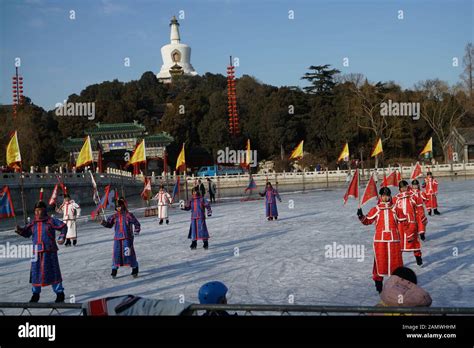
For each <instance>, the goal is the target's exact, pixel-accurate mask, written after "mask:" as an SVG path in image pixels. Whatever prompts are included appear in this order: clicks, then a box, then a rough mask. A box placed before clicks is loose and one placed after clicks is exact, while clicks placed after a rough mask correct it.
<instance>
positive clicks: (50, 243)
mask: <svg viewBox="0 0 474 348" xmlns="http://www.w3.org/2000/svg"><path fill="white" fill-rule="evenodd" d="M46 209H47V206H46V203H45V202H43V201H39V202H38V203H36V205H35V217H34V220H33V221H32V222H31V223H29V224H28V225H26V226H24V227H20V226H16V231H15V232H16V233H18V234H19V235H20V236H22V237H25V238H29V237H32V241H33V260H32V262H31V271H30V283H31V284H32V291H33V296H32V297H31V300H30V302H38V301H39V299H40V293H41V287H43V286H48V285H51V286H52V288H53V291H54V292H55V293H56V301H55V302H64V288H63V285H62V277H61V270H60V269H59V260H58V246H57V245H56V231H60V232H59V237H58V244H63V243H64V240H65V238H66V233H67V225H66V224H65V223H64V222H63V221H61V220H58V219H56V218H53V217H50V216H48V214H47V212H46Z"/></svg>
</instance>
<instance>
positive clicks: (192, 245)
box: [190, 240, 197, 250]
mask: <svg viewBox="0 0 474 348" xmlns="http://www.w3.org/2000/svg"><path fill="white" fill-rule="evenodd" d="M190 248H191V250H196V248H197V241H195V240H193V242H192V243H191V246H190Z"/></svg>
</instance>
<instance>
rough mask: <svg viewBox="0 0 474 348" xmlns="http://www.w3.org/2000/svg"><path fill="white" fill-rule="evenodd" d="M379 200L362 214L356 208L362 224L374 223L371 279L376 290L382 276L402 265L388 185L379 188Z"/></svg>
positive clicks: (380, 286) (378, 287)
mask: <svg viewBox="0 0 474 348" xmlns="http://www.w3.org/2000/svg"><path fill="white" fill-rule="evenodd" d="M379 194H380V197H381V202H380V203H378V204H377V205H376V206H375V207H373V208H372V209H370V211H369V213H368V214H367V215H364V213H363V212H362V209H360V208H359V209H358V210H357V215H358V217H359V220H360V221H361V222H362V223H363V224H364V225H371V224H375V235H374V243H373V247H374V253H375V258H374V266H373V269H372V279H373V280H374V282H375V288H376V289H377V291H378V292H381V291H382V288H383V277H384V276H389V275H391V274H392V273H393V271H394V270H396V269H397V268H398V267H401V266H403V258H402V252H401V249H400V237H399V233H398V229H397V220H398V217H397V215H396V211H395V209H394V207H393V205H392V198H391V192H390V189H389V188H388V187H382V188H381V189H380V192H379Z"/></svg>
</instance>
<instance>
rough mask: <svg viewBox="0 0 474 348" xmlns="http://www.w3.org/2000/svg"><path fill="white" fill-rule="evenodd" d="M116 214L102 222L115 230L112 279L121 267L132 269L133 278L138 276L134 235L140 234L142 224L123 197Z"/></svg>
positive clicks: (117, 206) (119, 201) (118, 203)
mask: <svg viewBox="0 0 474 348" xmlns="http://www.w3.org/2000/svg"><path fill="white" fill-rule="evenodd" d="M115 209H116V212H115V214H113V215H112V216H110V217H109V218H108V219H107V220H102V226H104V227H106V228H112V227H114V228H115V234H114V246H113V253H112V255H113V256H112V273H111V274H110V275H111V276H112V278H115V277H116V276H117V271H118V269H119V267H123V266H130V267H132V274H131V275H132V277H134V278H136V277H137V276H138V261H137V256H136V254H135V248H134V243H133V240H134V235H135V236H138V234H139V233H140V223H139V222H138V220H137V218H136V217H135V215H133V214H132V213H131V212H129V211H128V209H127V203H126V201H125V198H123V197H121V198H120V199H119V200H118V201H117V205H116V207H115Z"/></svg>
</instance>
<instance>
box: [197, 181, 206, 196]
mask: <svg viewBox="0 0 474 348" xmlns="http://www.w3.org/2000/svg"><path fill="white" fill-rule="evenodd" d="M198 186H199V192H200V193H201V197H203V198H204V196H205V195H206V188H205V187H204V184H203V183H202V181H201V179H199V180H198Z"/></svg>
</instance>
